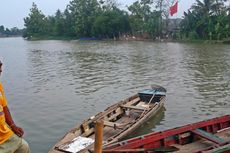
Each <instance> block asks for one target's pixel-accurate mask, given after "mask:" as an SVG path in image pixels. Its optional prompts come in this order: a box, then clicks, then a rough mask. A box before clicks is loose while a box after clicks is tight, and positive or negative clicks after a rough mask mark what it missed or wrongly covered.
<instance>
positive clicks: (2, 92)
mask: <svg viewBox="0 0 230 153" xmlns="http://www.w3.org/2000/svg"><path fill="white" fill-rule="evenodd" d="M0 95H1V98H2V107H5V106H7V100H6V96H5V93H4V89H3V86H2V83H1V82H0Z"/></svg>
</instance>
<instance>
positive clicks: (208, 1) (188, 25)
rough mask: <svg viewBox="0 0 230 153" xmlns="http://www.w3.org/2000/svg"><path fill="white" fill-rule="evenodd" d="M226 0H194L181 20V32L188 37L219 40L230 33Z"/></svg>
mask: <svg viewBox="0 0 230 153" xmlns="http://www.w3.org/2000/svg"><path fill="white" fill-rule="evenodd" d="M224 1H226V0H203V2H202V1H200V0H196V4H194V5H193V6H192V7H191V9H190V10H189V11H188V13H184V19H183V20H182V22H181V34H182V36H183V37H184V38H189V39H206V40H221V39H223V38H227V37H229V35H230V7H227V6H225V3H224Z"/></svg>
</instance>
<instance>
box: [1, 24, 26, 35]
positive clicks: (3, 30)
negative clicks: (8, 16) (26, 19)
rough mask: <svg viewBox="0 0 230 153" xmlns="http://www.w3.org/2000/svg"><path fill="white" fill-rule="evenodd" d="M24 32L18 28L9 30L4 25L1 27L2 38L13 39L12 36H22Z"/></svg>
mask: <svg viewBox="0 0 230 153" xmlns="http://www.w3.org/2000/svg"><path fill="white" fill-rule="evenodd" d="M22 33H23V30H20V29H18V28H16V27H14V28H11V29H8V28H5V27H4V26H3V25H1V26H0V37H11V36H21V35H22Z"/></svg>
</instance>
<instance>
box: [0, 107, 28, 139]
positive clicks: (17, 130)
mask: <svg viewBox="0 0 230 153" xmlns="http://www.w3.org/2000/svg"><path fill="white" fill-rule="evenodd" d="M3 111H4V114H5V119H6V123H7V124H8V125H9V126H10V128H11V129H12V131H13V132H14V133H15V134H16V135H17V136H19V137H22V136H23V134H24V131H23V129H22V128H20V127H17V126H16V125H15V123H14V120H13V118H12V116H11V114H10V110H9V108H8V107H7V106H5V107H3Z"/></svg>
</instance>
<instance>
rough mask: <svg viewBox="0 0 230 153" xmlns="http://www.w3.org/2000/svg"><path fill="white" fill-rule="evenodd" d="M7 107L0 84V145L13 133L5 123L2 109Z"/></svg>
mask: <svg viewBox="0 0 230 153" xmlns="http://www.w3.org/2000/svg"><path fill="white" fill-rule="evenodd" d="M5 106H7V100H6V97H5V94H4V89H3V86H2V84H1V82H0V144H2V143H4V142H5V141H6V140H8V139H9V138H10V137H11V136H12V135H13V134H14V133H13V131H12V130H11V129H10V128H9V126H8V125H7V123H6V120H5V115H4V112H3V107H5Z"/></svg>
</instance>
